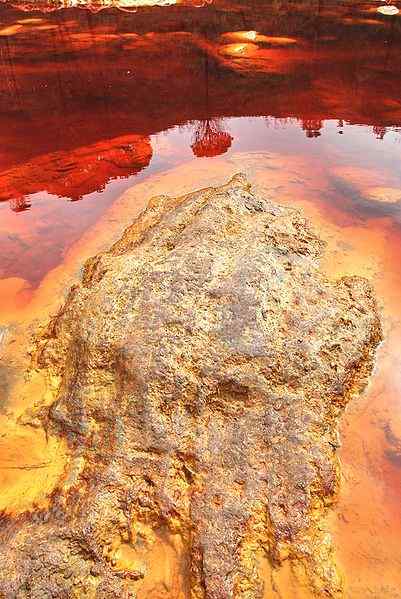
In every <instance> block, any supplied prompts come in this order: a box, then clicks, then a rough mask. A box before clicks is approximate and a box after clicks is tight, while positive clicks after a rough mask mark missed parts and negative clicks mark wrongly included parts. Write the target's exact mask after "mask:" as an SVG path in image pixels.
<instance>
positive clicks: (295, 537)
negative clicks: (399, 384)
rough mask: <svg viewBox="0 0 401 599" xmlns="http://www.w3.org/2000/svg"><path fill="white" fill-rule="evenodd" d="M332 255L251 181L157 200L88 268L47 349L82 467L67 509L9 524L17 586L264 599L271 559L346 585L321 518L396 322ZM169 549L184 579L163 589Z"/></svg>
mask: <svg viewBox="0 0 401 599" xmlns="http://www.w3.org/2000/svg"><path fill="white" fill-rule="evenodd" d="M322 250H323V242H322V241H321V240H320V239H319V238H318V237H317V236H316V235H315V234H314V233H313V232H312V230H311V229H310V227H309V226H308V224H307V223H306V222H305V220H304V218H302V216H301V215H300V213H299V212H298V211H296V210H293V209H290V208H287V207H281V206H278V205H276V204H273V203H272V202H270V201H269V200H268V199H267V198H266V197H261V196H260V195H258V194H257V193H252V192H251V190H250V186H249V184H248V183H247V181H246V180H245V179H244V177H243V176H240V175H237V176H235V177H234V178H233V179H232V180H231V181H230V182H229V183H228V184H227V185H225V186H223V187H221V188H209V189H205V190H201V191H197V192H194V193H192V194H190V195H188V196H185V197H179V198H168V197H158V198H154V199H153V200H152V201H151V202H150V205H149V207H148V208H147V209H146V211H145V212H144V213H143V214H142V215H141V216H140V217H139V218H138V219H137V221H136V222H135V223H134V224H133V225H132V226H131V227H130V228H128V229H127V230H126V231H125V233H124V235H123V237H122V238H121V240H120V241H118V242H117V243H116V244H115V245H114V246H113V247H112V248H111V249H110V250H109V251H108V252H106V253H104V254H100V255H98V256H96V257H95V258H92V259H90V260H89V261H88V262H87V263H86V266H85V270H84V275H83V279H82V283H81V284H80V285H77V286H75V287H74V288H72V289H71V291H70V294H69V296H68V299H67V301H66V303H65V305H64V306H63V307H62V308H61V309H60V311H59V313H58V314H57V316H56V317H55V318H54V319H53V320H52V322H51V324H50V326H49V328H48V330H47V332H46V334H45V335H44V336H43V337H42V338H41V339H40V340H39V341H38V344H37V345H38V347H37V352H36V356H35V358H34V359H35V364H34V367H36V368H43V369H46V371H47V373H48V376H49V380H51V381H52V383H53V385H54V381H56V382H57V381H58V383H57V395H56V400H55V402H54V403H53V405H52V406H51V408H50V410H47V409H46V410H45V409H43V412H42V420H43V422H44V426H46V428H47V430H48V432H49V434H50V433H53V434H59V435H64V436H65V437H66V438H67V440H68V442H69V445H70V451H71V460H70V464H71V466H70V470H69V472H67V473H66V476H65V480H64V481H63V482H62V483H60V488H59V489H58V490H57V492H55V493H54V496H53V498H52V507H51V509H50V510H49V511H47V512H44V511H41V512H40V513H39V512H36V513H35V512H33V513H30V514H26V515H25V516H24V517H23V518H20V519H19V521H15V520H13V519H12V518H5V519H4V523H3V527H2V533H1V542H0V559H1V563H2V568H1V572H0V596H4V597H7V598H8V597H16V596H18V597H20V598H23V597H26V598H27V597H29V598H32V599H34V598H40V599H42V598H43V597H50V596H54V597H104V598H106V597H138V598H141V597H190V596H191V597H193V598H207V599H228V598H231V597H233V598H241V599H245V598H246V599H252V598H255V599H256V598H259V597H263V596H266V595H264V593H266V592H267V589H268V584H270V582H268V581H267V580H266V567H265V566H264V565H263V564H265V563H266V561H267V564H268V565H267V568H268V571H269V572H271V576H272V577H273V578H274V573H275V572H277V571H280V569H281V566H282V564H283V562H284V561H285V563H286V564H290V566H291V569H292V570H293V571H294V572H295V575H296V577H297V580H298V581H299V584H300V585H301V584H302V585H303V586H304V587H305V589H309V590H310V592H311V593H312V594H313V595H315V596H322V597H334V596H337V595H338V594H340V593H341V584H340V582H339V578H338V575H337V573H336V569H335V565H334V561H333V557H332V545H331V540H330V536H329V535H328V534H327V531H326V530H325V526H324V521H323V520H322V519H323V517H324V513H325V510H326V506H327V505H328V504H329V503H330V500H331V498H332V497H333V495H334V493H335V490H336V484H337V465H336V461H335V451H336V447H337V445H338V440H337V432H336V422H337V418H338V416H339V415H340V413H341V411H342V409H343V407H344V406H345V404H346V402H347V401H348V400H349V398H350V397H351V396H352V395H354V394H356V393H358V392H359V391H360V390H361V389H362V388H363V386H364V384H365V382H366V379H367V377H368V375H369V374H370V372H371V368H372V360H373V354H374V350H375V347H376V345H377V344H378V341H379V339H380V324H379V319H378V315H377V309H376V303H375V299H374V297H373V294H372V290H371V288H370V286H369V284H368V283H367V281H365V280H364V279H361V278H358V277H347V278H343V279H340V280H339V281H337V282H335V283H333V282H329V281H328V280H326V279H325V278H324V277H323V275H322V274H321V273H320V272H319V270H318V266H319V257H320V255H321V253H322ZM163 545H164V546H169V547H173V550H174V551H173V553H174V554H175V557H176V559H177V562H178V563H179V572H178V575H177V577H176V578H174V580H173V579H172V578H171V579H169V580H168V581H167V578H168V576H167V575H166V577H164V579H163V576H162V575H161V574H160V575H159V578H158V579H157V581H156V578H157V577H156V578H155V582H154V585H153V586H152V584H153V583H152V576H153V574H151V570H152V568H151V563H152V559H153V561H154V557H153V558H152V556H155V555H156V556H160V547H161V546H163ZM166 555H167V553H166ZM157 565H158V567H159V571H161V570H163V568H162V564H157ZM269 576H270V575H269ZM174 585H176V586H175V587H174ZM269 588H270V587H269ZM283 596H284V595H283ZM288 596H289V595H288ZM302 596H304V595H302Z"/></svg>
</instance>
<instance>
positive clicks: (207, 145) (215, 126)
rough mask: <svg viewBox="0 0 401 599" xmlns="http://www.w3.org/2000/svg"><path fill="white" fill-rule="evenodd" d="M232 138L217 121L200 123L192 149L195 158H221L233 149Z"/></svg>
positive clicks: (209, 120) (211, 120) (210, 120)
mask: <svg viewBox="0 0 401 599" xmlns="http://www.w3.org/2000/svg"><path fill="white" fill-rule="evenodd" d="M232 140H233V138H232V136H231V135H230V134H229V133H227V132H226V131H223V130H222V128H221V125H220V123H219V121H218V120H217V119H208V120H206V121H200V122H199V123H198V124H197V126H196V130H195V139H194V143H193V144H192V146H191V148H192V151H193V153H194V154H195V156H198V157H199V158H200V157H203V156H209V157H212V156H219V155H220V154H224V153H225V152H227V150H228V149H229V148H230V147H231V143H232Z"/></svg>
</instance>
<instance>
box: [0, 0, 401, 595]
mask: <svg viewBox="0 0 401 599" xmlns="http://www.w3.org/2000/svg"><path fill="white" fill-rule="evenodd" d="M106 4H107V3H106ZM185 4H186V5H181V6H169V7H166V6H163V7H158V6H154V7H152V8H141V9H138V10H137V12H135V14H131V13H130V12H126V11H125V10H124V11H122V10H117V9H109V8H108V9H105V10H102V11H101V12H88V11H84V10H80V9H65V10H61V11H54V12H43V13H42V12H40V11H31V12H29V11H26V10H25V11H23V10H22V9H23V8H24V7H25V8H27V6H28V8H29V5H28V3H25V4H24V2H14V3H9V4H4V5H3V4H0V48H1V54H0V69H1V78H0V130H1V135H2V138H3V139H2V142H3V143H2V146H1V149H0V247H1V253H0V350H1V344H2V340H3V337H6V336H7V335H8V334H9V333H8V331H17V333H16V339H17V341H16V345H17V346H18V327H19V326H22V323H25V322H27V321H28V320H30V319H33V318H36V319H40V315H41V314H44V315H46V314H47V313H48V309H49V308H50V307H54V306H56V305H57V303H60V301H61V299H62V297H63V293H64V289H65V287H66V283H69V282H70V281H71V280H73V278H74V277H75V276H76V275H77V271H78V265H79V264H81V263H82V261H83V260H84V258H85V257H86V256H88V255H90V254H91V253H93V251H97V250H98V249H99V248H98V246H97V245H96V243H97V242H96V239H98V240H99V239H100V238H102V240H103V241H102V243H105V244H106V245H107V242H109V243H110V241H111V240H112V237H113V235H115V234H117V232H118V231H121V228H122V226H123V224H124V223H129V222H130V220H132V218H133V217H134V216H135V213H136V211H137V210H138V206H139V205H140V204H141V202H143V201H145V200H146V198H147V194H148V193H149V194H150V195H152V193H162V192H166V193H171V194H175V195H176V194H177V193H180V192H184V191H188V190H191V189H193V188H194V187H199V186H203V185H208V184H214V183H220V182H223V181H224V180H225V179H226V178H227V177H228V176H229V175H230V174H232V173H233V172H235V171H238V170H245V171H246V172H247V173H248V175H249V177H250V179H251V181H253V182H254V183H255V184H257V185H259V186H260V187H262V188H263V189H265V190H266V193H268V194H269V195H270V196H271V197H272V198H274V199H276V200H278V201H281V202H284V203H290V204H292V205H299V206H300V207H302V208H303V209H304V210H305V212H306V213H307V214H308V216H309V217H310V219H311V220H312V221H313V222H314V223H315V226H316V227H317V228H318V229H319V230H320V233H321V235H322V236H323V237H324V238H325V239H326V240H327V243H328V252H327V258H326V260H325V262H324V264H323V267H324V268H325V270H326V271H327V273H328V274H329V275H330V276H333V277H334V276H341V275H343V274H362V275H365V276H368V277H369V278H371V279H372V281H373V284H374V285H375V287H376V290H377V295H378V299H379V304H380V307H381V310H382V314H383V323H384V324H383V326H384V332H385V339H384V342H383V344H382V347H381V349H380V351H379V355H378V361H377V366H376V372H375V375H374V376H373V378H372V381H371V384H370V386H369V389H368V390H367V392H366V393H365V394H364V396H363V397H362V398H360V399H359V400H358V401H356V402H353V403H352V404H351V405H350V406H349V408H348V410H347V413H346V416H345V418H344V420H343V425H342V440H343V446H342V449H341V461H342V464H343V484H342V488H341V491H340V495H339V498H338V503H337V506H336V509H335V511H334V512H333V514H332V516H331V517H330V518H331V520H330V522H331V529H332V531H333V534H334V538H335V542H336V546H337V559H338V562H339V564H340V568H341V570H342V572H343V574H344V578H345V589H346V596H347V597H349V599H354V598H357V599H359V598H361V599H362V598H365V597H372V598H378V597H383V598H384V599H390V598H398V597H401V590H400V589H401V550H400V546H401V519H400V499H401V408H400V399H401V395H400V390H401V376H400V374H399V373H400V372H401V370H400V366H401V363H400V362H401V360H400V355H399V350H398V348H399V346H400V345H399V344H400V339H401V323H400V308H399V306H400V305H401V273H400V270H399V264H400V258H401V244H400V241H401V168H400V153H401V52H400V50H401V16H394V17H386V16H383V15H380V14H378V13H377V11H376V9H377V6H379V4H378V3H375V2H370V3H364V4H357V3H353V4H351V3H345V2H343V3H324V2H304V3H291V4H289V3H285V4H280V5H279V4H277V5H276V4H274V5H272V4H271V3H267V2H256V1H255V2H251V1H248V2H242V3H235V2H229V1H221V2H215V3H214V4H210V5H208V4H205V6H203V7H200V8H199V7H196V6H189V4H191V3H185ZM17 5H18V6H19V8H17ZM39 5H41V6H42V7H43V8H44V9H46V8H48V6H49V3H48V2H43V3H40V2H38V3H37V4H36V6H39ZM31 6H32V3H31ZM131 188H134V191H133V192H128V194H127V195H126V196H125V200H124V201H122V202H121V200H118V201H117V199H118V198H119V197H120V196H121V194H122V193H123V192H125V191H126V190H131ZM135 190H137V191H135ZM113 210H114V212H113ZM102 223H106V225H103V224H102ZM96 226H97V227H98V228H97V229H96ZM109 230H110V235H108V231H109ZM111 231H113V233H112V232H111ZM99 243H100V242H99ZM67 272H68V273H69V275H68V277H69V278H68V277H67V276H66V274H65V273H67ZM63 277H64V279H63ZM14 370H16V371H18V368H17V365H16V366H15V369H14ZM4 381H5V383H4V384H2V385H0V392H1V391H2V390H3V395H4V401H5V402H6V400H7V399H8V389H9V386H10V384H11V383H10V382H9V381H8V379H6V377H5V378H4ZM5 405H6V406H7V407H6V408H4V410H5V412H4V413H5V416H6V417H7V418H8V420H10V419H11V414H13V413H14V412H15V413H18V410H17V408H16V407H15V406H13V405H10V403H8V404H5ZM25 407H26V406H25ZM14 408H15V409H14ZM18 409H20V408H18ZM21 409H22V408H21ZM13 426H14V424H13ZM21 434H22V433H20V432H18V431H17V430H14V428H13V427H10V431H9V432H8V433H7V434H6V433H5V434H4V435H3V437H2V438H1V439H0V441H1V450H0V488H1V489H2V490H4V489H8V491H7V492H6V493H5V495H4V497H5V498H6V499H5V500H4V503H2V504H1V507H7V505H8V503H7V502H10V504H13V501H14V500H15V497H16V496H17V494H21V493H22V495H23V496H24V497H25V499H24V501H22V500H21V502H20V503H18V502H15V501H14V508H15V509H16V510H17V509H23V508H25V507H26V506H27V505H29V502H31V501H33V499H32V497H33V496H35V493H34V492H33V491H32V493H31V492H30V490H29V489H30V484H31V480H32V473H31V472H29V470H26V469H25V470H24V471H23V476H22V475H21V476H20V474H18V476H20V478H18V476H17V475H16V474H14V473H15V470H13V469H14V468H16V467H18V466H19V465H21V462H23V460H25V461H26V457H27V451H28V450H27V449H25V450H24V449H23V448H24V447H26V448H27V447H29V443H30V442H31V440H30V438H28V439H27V438H26V436H25V437H23V436H22V437H21ZM24 434H25V433H24ZM36 442H37V443H38V450H37V454H38V455H37V456H36V454H35V456H32V457H35V459H37V462H38V463H40V460H41V458H40V455H41V452H42V453H43V451H45V449H43V448H45V447H46V444H45V443H46V442H45V440H44V439H40V440H38V439H37V440H36ZM53 450H54V452H57V451H58V450H59V448H48V454H49V456H50V457H49V459H50V461H51V456H52V452H53ZM29 463H31V462H29ZM32 463H33V462H32ZM46 463H47V462H46ZM53 465H54V464H53ZM60 468H61V462H60ZM59 472H60V469H57V467H56V466H55V465H54V467H50V466H49V467H48V470H46V469H44V474H43V476H42V478H41V477H40V476H39V475H36V474H35V476H36V482H35V484H36V487H37V488H39V487H40V486H42V492H43V493H42V494H45V492H48V491H49V489H51V488H52V485H53V484H54V481H55V480H56V479H57V476H58V475H59ZM11 474H12V476H11ZM11 478H12V480H11ZM35 484H34V483H33V482H32V487H35ZM13 485H14V486H13ZM21 489H22V490H23V491H21ZM36 490H37V489H36ZM35 492H36V491H35ZM7 493H8V494H7Z"/></svg>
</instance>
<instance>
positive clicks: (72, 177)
mask: <svg viewBox="0 0 401 599" xmlns="http://www.w3.org/2000/svg"><path fill="white" fill-rule="evenodd" d="M151 157H152V148H151V145H150V141H149V138H147V137H141V136H139V135H126V136H123V137H118V138H115V139H111V140H107V141H101V142H98V143H96V144H93V145H91V146H88V147H84V148H78V149H76V150H71V151H69V152H54V153H53V154H48V155H45V156H40V157H38V158H35V159H33V160H31V161H30V162H27V163H25V164H22V165H19V166H16V167H14V168H13V169H10V170H9V171H5V172H2V173H0V201H1V200H8V199H12V200H13V204H12V208H13V210H16V211H21V210H24V209H26V208H28V207H29V204H27V202H26V200H25V199H24V198H23V196H25V195H28V194H32V193H36V192H38V191H47V192H48V193H51V194H54V195H57V196H60V197H67V198H70V199H73V200H80V199H81V198H82V197H83V196H84V195H86V194H88V193H91V192H93V191H99V190H101V189H103V188H104V186H105V184H106V183H107V182H108V181H109V180H110V179H118V178H125V177H129V176H130V175H134V174H135V173H137V172H139V171H140V170H142V169H143V168H145V167H146V166H147V165H148V164H149V162H150V159H151Z"/></svg>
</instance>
